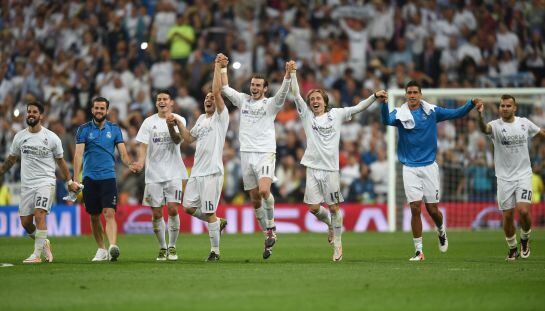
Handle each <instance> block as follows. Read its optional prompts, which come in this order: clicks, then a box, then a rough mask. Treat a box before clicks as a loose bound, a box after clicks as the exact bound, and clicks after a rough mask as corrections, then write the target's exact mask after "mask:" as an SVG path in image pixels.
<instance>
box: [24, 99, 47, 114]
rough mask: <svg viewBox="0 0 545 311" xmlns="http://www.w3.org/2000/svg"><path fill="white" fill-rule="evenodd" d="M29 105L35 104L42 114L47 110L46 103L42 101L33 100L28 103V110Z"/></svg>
mask: <svg viewBox="0 0 545 311" xmlns="http://www.w3.org/2000/svg"><path fill="white" fill-rule="evenodd" d="M28 106H34V107H37V108H38V111H40V114H43V113H44V111H45V108H44V105H43V104H42V103H40V102H37V101H33V102H29V103H28V104H26V109H27V110H28Z"/></svg>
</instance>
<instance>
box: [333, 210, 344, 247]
mask: <svg viewBox="0 0 545 311" xmlns="http://www.w3.org/2000/svg"><path fill="white" fill-rule="evenodd" d="M331 224H332V225H333V243H334V244H336V245H337V244H339V243H341V236H342V233H343V215H342V213H341V211H340V210H339V211H337V212H336V213H333V212H332V213H331Z"/></svg>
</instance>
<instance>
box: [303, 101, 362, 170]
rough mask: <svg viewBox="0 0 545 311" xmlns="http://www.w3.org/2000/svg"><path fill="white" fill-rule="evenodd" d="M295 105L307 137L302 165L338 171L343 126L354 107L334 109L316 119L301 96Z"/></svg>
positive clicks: (349, 117)
mask: <svg viewBox="0 0 545 311" xmlns="http://www.w3.org/2000/svg"><path fill="white" fill-rule="evenodd" d="M295 104H296V105H297V111H298V112H299V116H300V117H301V121H302V123H303V128H304V129H305V134H306V136H307V149H306V150H305V154H304V155H303V159H301V164H303V165H304V166H306V167H310V168H313V169H320V170H326V171H338V170H339V141H340V139H341V126H342V124H343V122H344V121H348V120H350V119H351V118H352V113H353V110H354V109H353V107H347V108H333V109H331V110H329V111H328V112H326V113H324V114H322V115H321V116H318V117H316V116H314V113H312V111H311V110H310V109H309V108H308V107H307V103H306V102H305V100H304V99H303V98H302V97H301V95H297V97H296V99H295Z"/></svg>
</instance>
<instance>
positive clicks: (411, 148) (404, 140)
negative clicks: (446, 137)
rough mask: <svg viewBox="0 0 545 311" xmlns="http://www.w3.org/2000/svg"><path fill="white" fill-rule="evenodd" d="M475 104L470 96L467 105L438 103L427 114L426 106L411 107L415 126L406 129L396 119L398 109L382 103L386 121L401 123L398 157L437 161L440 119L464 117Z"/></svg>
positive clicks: (409, 162)
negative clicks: (453, 105)
mask: <svg viewBox="0 0 545 311" xmlns="http://www.w3.org/2000/svg"><path fill="white" fill-rule="evenodd" d="M473 107H474V105H473V103H472V101H471V99H470V100H468V101H467V102H466V103H465V105H463V106H462V107H459V108H457V109H446V108H442V107H435V109H434V110H431V111H430V114H429V115H428V114H426V113H425V112H424V109H423V108H422V106H420V107H419V108H418V109H416V110H411V114H412V116H413V118H414V122H415V126H414V128H412V129H406V128H405V127H403V125H402V124H401V122H400V121H399V120H398V119H396V113H397V111H396V110H394V111H392V112H389V111H388V105H387V104H383V105H382V107H381V115H382V123H383V124H385V125H390V126H395V127H397V130H398V133H399V138H398V141H397V157H398V159H399V162H401V163H403V165H406V166H411V167H419V166H426V165H430V164H432V163H433V162H435V157H436V155H437V123H438V122H441V121H445V120H451V119H457V118H461V117H464V116H465V115H467V114H468V113H469V111H471V109H473Z"/></svg>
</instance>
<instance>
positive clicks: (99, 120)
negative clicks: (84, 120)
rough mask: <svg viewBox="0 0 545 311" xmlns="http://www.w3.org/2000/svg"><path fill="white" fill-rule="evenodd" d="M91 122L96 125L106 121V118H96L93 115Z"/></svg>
mask: <svg viewBox="0 0 545 311" xmlns="http://www.w3.org/2000/svg"><path fill="white" fill-rule="evenodd" d="M93 120H95V122H96V123H100V122H102V121H104V120H106V116H103V117H102V118H97V116H96V115H93Z"/></svg>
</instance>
